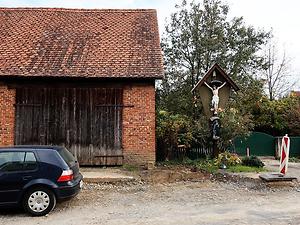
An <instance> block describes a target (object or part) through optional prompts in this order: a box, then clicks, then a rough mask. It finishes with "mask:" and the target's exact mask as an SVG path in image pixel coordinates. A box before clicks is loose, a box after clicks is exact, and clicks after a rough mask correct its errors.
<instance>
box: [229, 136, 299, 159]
mask: <svg viewBox="0 0 300 225" xmlns="http://www.w3.org/2000/svg"><path fill="white" fill-rule="evenodd" d="M281 139H282V137H273V136H271V135H269V134H266V133H262V132H252V133H251V134H250V136H248V137H237V138H236V139H235V140H234V142H233V150H234V151H235V152H236V153H237V154H239V155H246V154H247V153H246V149H247V148H249V150H250V155H257V156H276V151H277V152H278V155H279V151H280V146H281ZM290 141H291V142H290V154H289V155H290V157H299V156H300V137H290Z"/></svg>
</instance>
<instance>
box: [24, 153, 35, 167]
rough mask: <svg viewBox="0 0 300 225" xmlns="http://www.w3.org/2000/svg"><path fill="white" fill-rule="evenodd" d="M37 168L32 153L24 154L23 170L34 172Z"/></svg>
mask: <svg viewBox="0 0 300 225" xmlns="http://www.w3.org/2000/svg"><path fill="white" fill-rule="evenodd" d="M36 168H37V162H36V158H35V156H34V153H33V152H26V156H25V162H24V170H35V169H36Z"/></svg>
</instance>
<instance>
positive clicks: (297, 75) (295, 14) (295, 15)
mask: <svg viewBox="0 0 300 225" xmlns="http://www.w3.org/2000/svg"><path fill="white" fill-rule="evenodd" d="M180 2H181V0H0V6H1V7H65V8H92V9H93V8H97V9H101V8H153V9H157V12H158V22H159V26H160V32H162V31H163V28H164V24H165V18H166V17H169V15H170V13H171V12H173V11H174V9H175V8H174V6H175V4H176V3H180ZM224 2H226V3H227V4H228V5H229V7H230V17H234V16H243V17H244V21H245V22H246V24H248V25H253V26H254V27H256V28H261V29H264V30H266V31H269V30H271V29H272V30H273V34H274V37H275V40H276V42H277V45H278V48H279V50H280V51H281V52H283V50H285V51H286V54H287V55H288V56H289V57H290V58H291V60H292V61H291V62H292V65H291V74H292V75H293V79H294V80H299V81H298V83H297V85H296V87H295V89H300V44H299V39H300V13H299V9H300V0H286V1H284V0H224Z"/></svg>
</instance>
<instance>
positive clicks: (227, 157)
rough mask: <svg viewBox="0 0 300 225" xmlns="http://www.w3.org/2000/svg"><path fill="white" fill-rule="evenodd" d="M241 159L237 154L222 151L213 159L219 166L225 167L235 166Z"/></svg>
mask: <svg viewBox="0 0 300 225" xmlns="http://www.w3.org/2000/svg"><path fill="white" fill-rule="evenodd" d="M241 162H242V161H241V159H240V158H239V157H238V155H237V154H234V153H230V152H227V151H226V152H223V153H220V154H219V155H218V158H217V159H215V164H216V165H217V166H218V167H220V166H221V165H225V166H226V167H230V166H235V165H238V164H241Z"/></svg>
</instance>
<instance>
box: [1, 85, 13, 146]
mask: <svg viewBox="0 0 300 225" xmlns="http://www.w3.org/2000/svg"><path fill="white" fill-rule="evenodd" d="M15 96H16V92H15V89H8V87H7V86H5V85H1V84H0V146H8V145H13V144H14V123H15V107H14V104H15Z"/></svg>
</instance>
